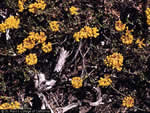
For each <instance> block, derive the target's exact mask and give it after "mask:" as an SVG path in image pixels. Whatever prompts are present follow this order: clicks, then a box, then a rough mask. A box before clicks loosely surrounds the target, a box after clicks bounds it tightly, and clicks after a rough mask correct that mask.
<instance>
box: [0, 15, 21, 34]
mask: <svg viewBox="0 0 150 113" xmlns="http://www.w3.org/2000/svg"><path fill="white" fill-rule="evenodd" d="M19 24H20V19H19V18H18V17H14V16H10V17H8V18H7V19H6V20H5V21H4V22H3V23H1V24H0V32H4V33H5V31H6V29H18V28H19Z"/></svg>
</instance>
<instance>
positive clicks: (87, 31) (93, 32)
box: [73, 26, 99, 42]
mask: <svg viewBox="0 0 150 113" xmlns="http://www.w3.org/2000/svg"><path fill="white" fill-rule="evenodd" d="M98 31H99V30H98V29H97V27H93V28H91V27H89V26H84V28H82V29H81V30H80V31H79V32H75V33H74V35H73V38H75V40H76V41H77V42H79V41H80V39H83V38H92V37H94V38H96V37H97V36H99V33H98Z"/></svg>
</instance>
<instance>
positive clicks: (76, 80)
mask: <svg viewBox="0 0 150 113" xmlns="http://www.w3.org/2000/svg"><path fill="white" fill-rule="evenodd" d="M71 83H72V86H73V87H74V88H80V87H82V83H83V80H82V79H81V78H80V77H73V78H72V80H71Z"/></svg>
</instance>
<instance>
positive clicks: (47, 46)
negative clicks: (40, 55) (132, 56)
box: [42, 42, 52, 53]
mask: <svg viewBox="0 0 150 113" xmlns="http://www.w3.org/2000/svg"><path fill="white" fill-rule="evenodd" d="M42 50H43V51H44V52H45V53H49V52H51V51H52V43H51V42H48V43H47V44H46V43H45V42H44V43H43V44H42Z"/></svg>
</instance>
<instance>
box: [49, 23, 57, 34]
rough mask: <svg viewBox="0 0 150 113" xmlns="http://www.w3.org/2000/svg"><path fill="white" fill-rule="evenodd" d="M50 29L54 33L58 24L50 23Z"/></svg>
mask: <svg viewBox="0 0 150 113" xmlns="http://www.w3.org/2000/svg"><path fill="white" fill-rule="evenodd" d="M49 25H50V29H51V30H52V31H54V32H56V31H59V22H58V21H51V22H50V23H49Z"/></svg>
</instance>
